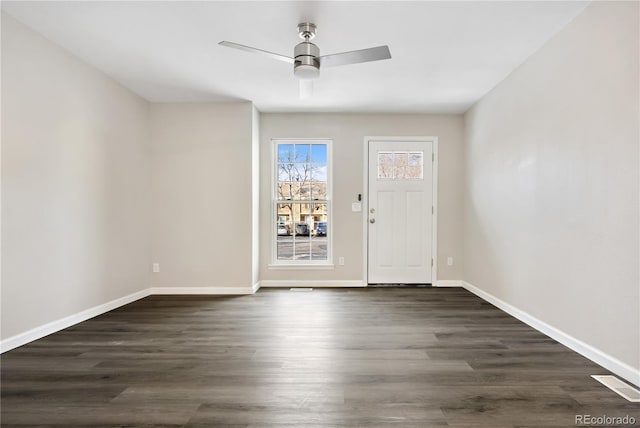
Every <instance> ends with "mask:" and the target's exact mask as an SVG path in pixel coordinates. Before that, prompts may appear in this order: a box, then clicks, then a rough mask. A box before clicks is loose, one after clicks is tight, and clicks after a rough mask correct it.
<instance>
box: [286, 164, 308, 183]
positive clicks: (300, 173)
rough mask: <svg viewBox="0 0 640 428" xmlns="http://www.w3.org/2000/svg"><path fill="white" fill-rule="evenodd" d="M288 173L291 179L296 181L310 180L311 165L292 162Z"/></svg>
mask: <svg viewBox="0 0 640 428" xmlns="http://www.w3.org/2000/svg"><path fill="white" fill-rule="evenodd" d="M290 174H291V181H297V182H299V183H304V182H307V181H311V166H310V165H309V164H304V163H297V164H294V165H293V168H292V170H291V172H290Z"/></svg>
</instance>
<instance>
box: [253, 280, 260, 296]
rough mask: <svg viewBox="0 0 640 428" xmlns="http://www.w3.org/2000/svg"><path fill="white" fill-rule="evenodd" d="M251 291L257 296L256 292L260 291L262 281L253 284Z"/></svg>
mask: <svg viewBox="0 0 640 428" xmlns="http://www.w3.org/2000/svg"><path fill="white" fill-rule="evenodd" d="M251 290H252V291H253V294H256V292H257V291H258V290H260V281H258V282H256V283H255V284H253V287H251Z"/></svg>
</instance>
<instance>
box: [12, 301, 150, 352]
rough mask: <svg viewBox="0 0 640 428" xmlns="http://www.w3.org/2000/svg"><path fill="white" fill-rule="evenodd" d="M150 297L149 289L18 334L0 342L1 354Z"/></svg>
mask: <svg viewBox="0 0 640 428" xmlns="http://www.w3.org/2000/svg"><path fill="white" fill-rule="evenodd" d="M148 295H149V289H146V290H142V291H138V292H136V293H133V294H129V295H128V296H124V297H120V298H119V299H115V300H112V301H110V302H107V303H103V304H102V305H98V306H94V307H93V308H89V309H85V310H84V311H82V312H78V313H77V314H74V315H69V316H67V317H64V318H61V319H59V320H56V321H51V322H49V323H46V324H44V325H41V326H39V327H36V328H33V329H31V330H29V331H25V332H24V333H20V334H16V335H15V336H11V337H9V338H7V339H4V340H3V341H1V342H0V353H2V352H6V351H10V350H12V349H14V348H17V347H18V346H22V345H25V344H27V343H29V342H33V341H34V340H37V339H41V338H43V337H45V336H48V335H50V334H52V333H55V332H57V331H60V330H64V329H65V328H68V327H71V326H72V325H75V324H78V323H80V322H82V321H86V320H88V319H90V318H93V317H96V316H98V315H102V314H104V313H105V312H109V311H112V310H114V309H116V308H119V307H120V306H124V305H126V304H129V303H131V302H135V301H136V300H139V299H142V298H143V297H147V296H148Z"/></svg>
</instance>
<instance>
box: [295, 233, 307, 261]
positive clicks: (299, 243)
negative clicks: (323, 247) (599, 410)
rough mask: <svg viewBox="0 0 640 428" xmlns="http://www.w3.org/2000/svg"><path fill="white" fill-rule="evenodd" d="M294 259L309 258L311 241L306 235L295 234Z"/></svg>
mask: <svg viewBox="0 0 640 428" xmlns="http://www.w3.org/2000/svg"><path fill="white" fill-rule="evenodd" d="M294 260H311V242H310V239H309V237H308V236H306V237H305V236H297V237H296V247H295V255H294Z"/></svg>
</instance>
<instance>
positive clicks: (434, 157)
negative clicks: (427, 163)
mask: <svg viewBox="0 0 640 428" xmlns="http://www.w3.org/2000/svg"><path fill="white" fill-rule="evenodd" d="M435 161H436V154H435V153H431V162H435Z"/></svg>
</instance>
